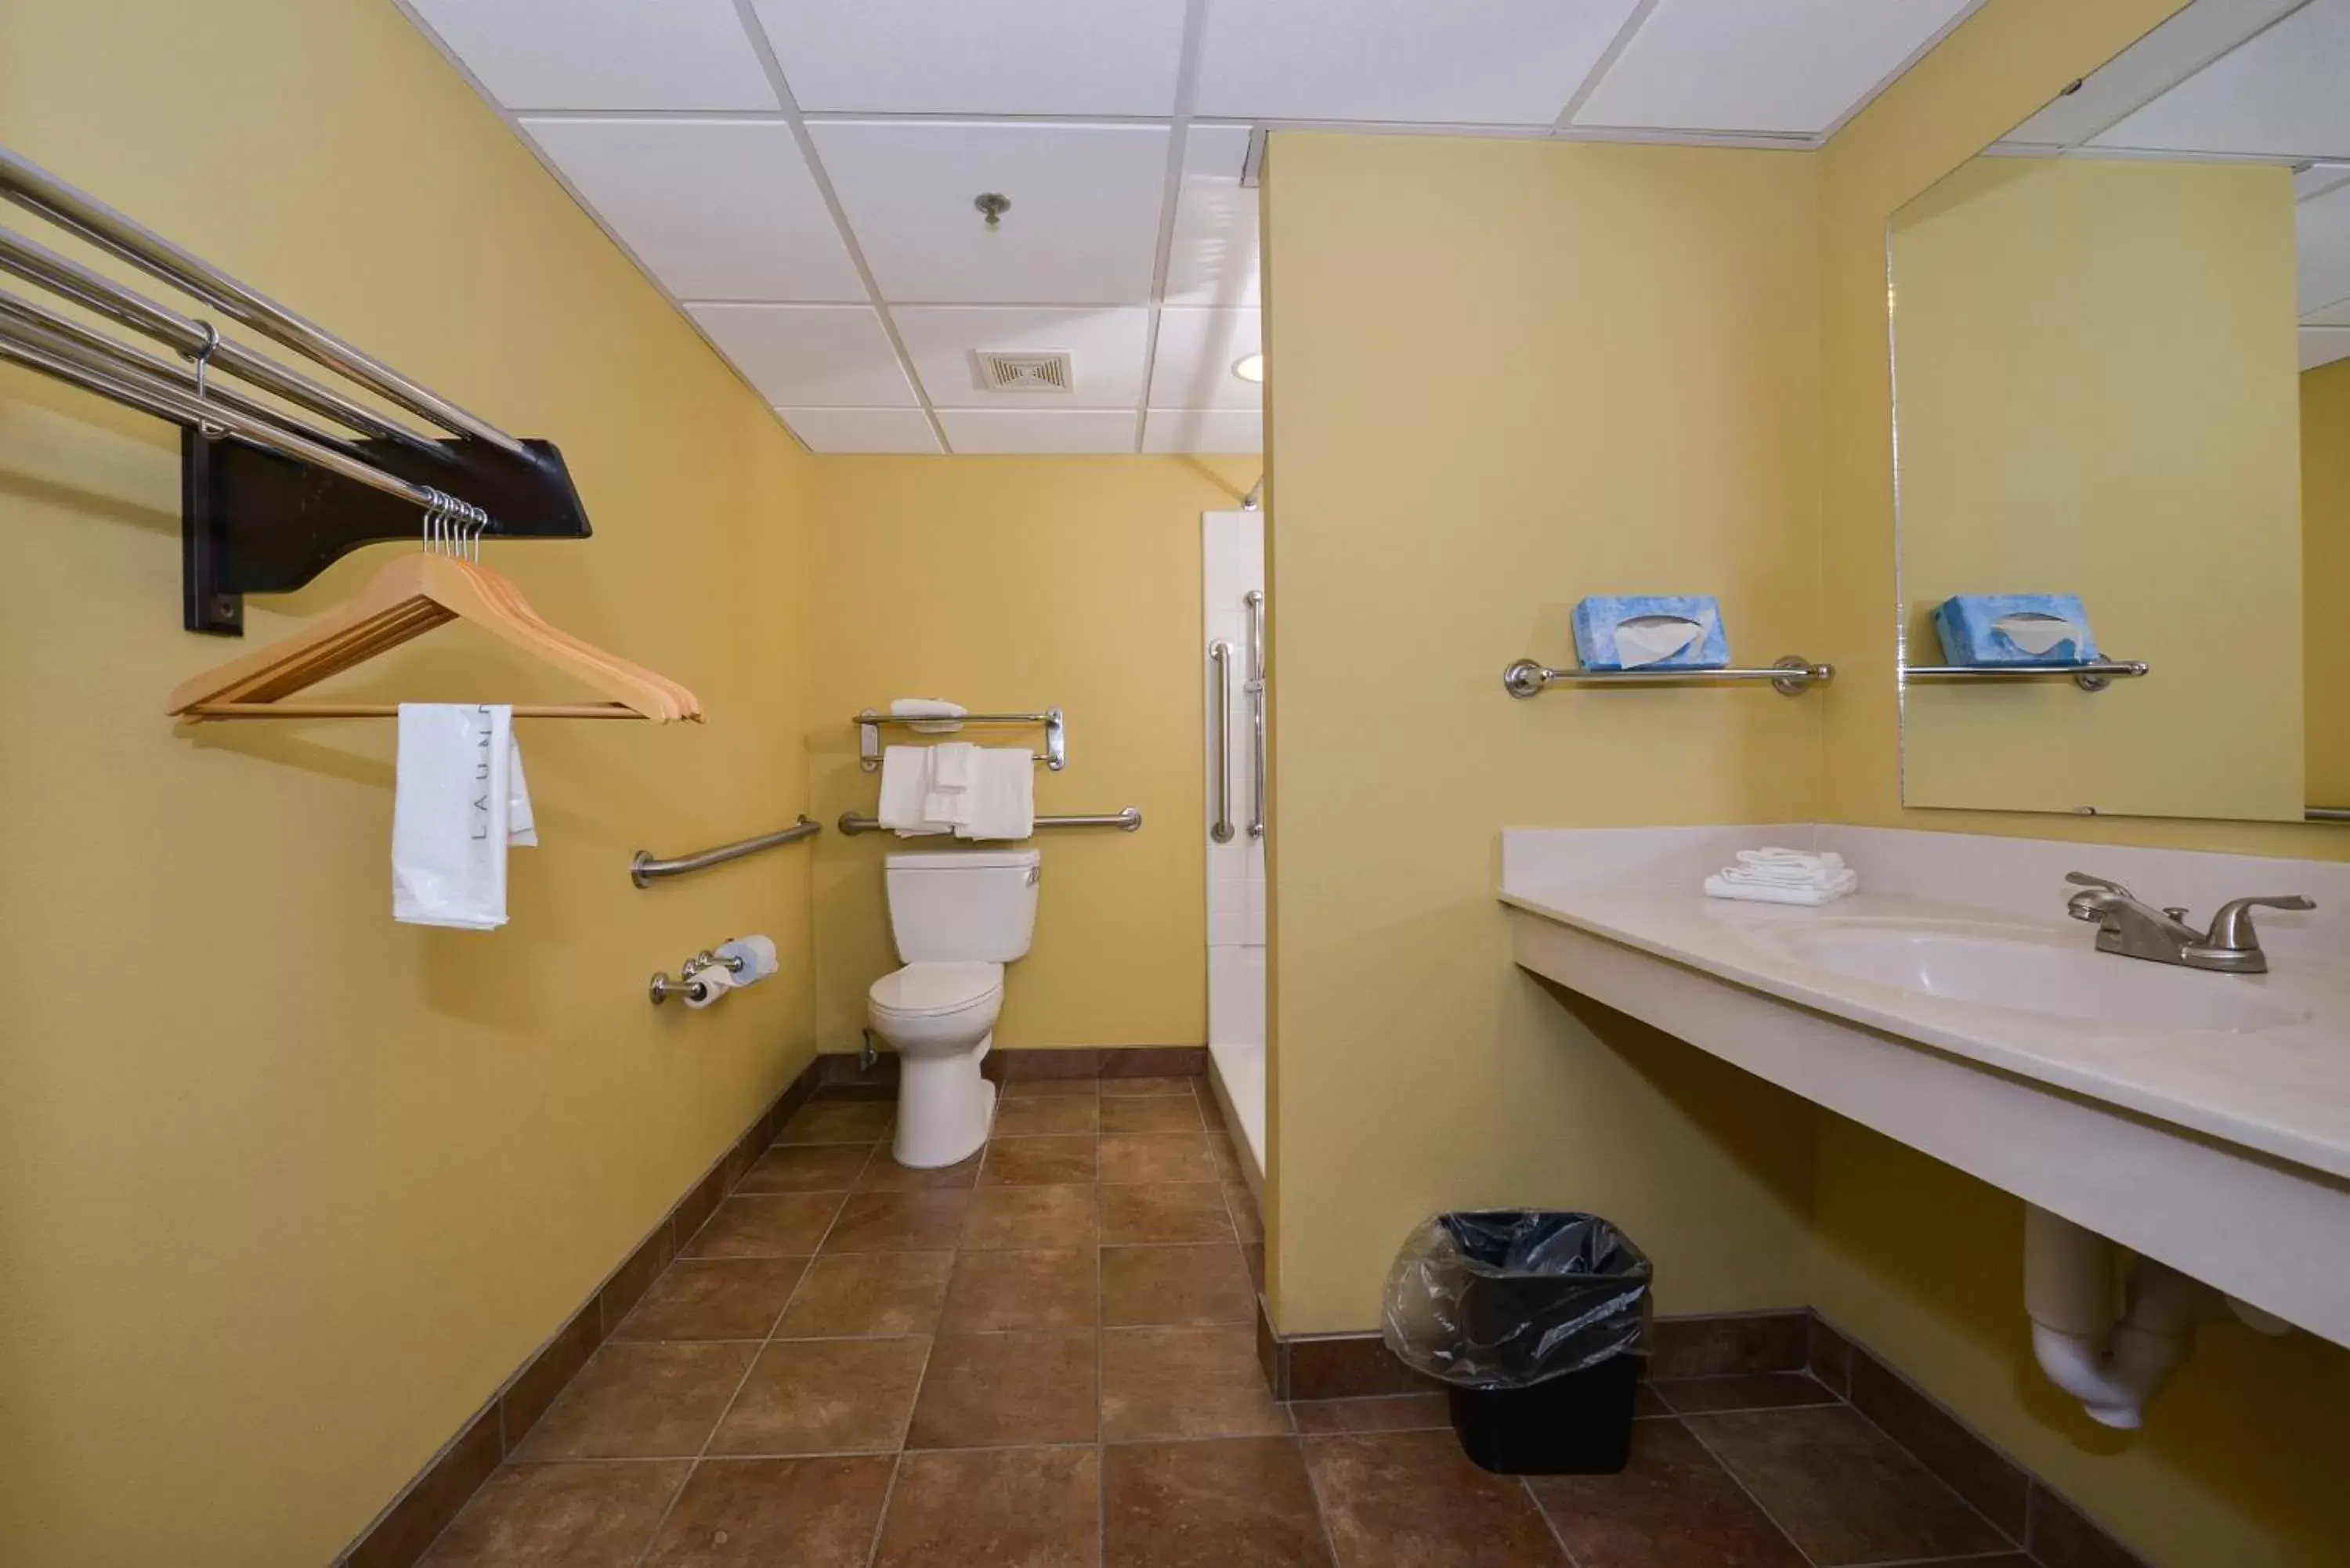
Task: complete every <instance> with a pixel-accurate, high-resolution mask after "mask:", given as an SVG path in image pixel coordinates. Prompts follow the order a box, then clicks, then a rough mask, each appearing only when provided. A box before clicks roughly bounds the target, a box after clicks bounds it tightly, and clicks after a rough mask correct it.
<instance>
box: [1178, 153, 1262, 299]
mask: <svg viewBox="0 0 2350 1568" xmlns="http://www.w3.org/2000/svg"><path fill="white" fill-rule="evenodd" d="M1248 144H1249V128H1248V127H1247V126H1244V125H1194V126H1193V127H1191V130H1190V132H1189V133H1188V134H1187V135H1186V136H1185V137H1184V139H1183V184H1182V189H1181V191H1180V193H1179V194H1178V195H1177V196H1176V198H1175V240H1174V244H1172V245H1171V246H1170V247H1169V249H1168V253H1167V301H1168V303H1169V304H1170V305H1178V304H1180V305H1254V304H1256V303H1257V300H1258V292H1257V244H1256V216H1257V193H1256V192H1254V191H1251V190H1247V189H1245V188H1243V186H1242V184H1241V165H1242V164H1243V163H1244V162H1246V161H1247V160H1248Z"/></svg>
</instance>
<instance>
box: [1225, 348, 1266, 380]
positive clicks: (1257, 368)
mask: <svg viewBox="0 0 2350 1568" xmlns="http://www.w3.org/2000/svg"><path fill="white" fill-rule="evenodd" d="M1232 374H1233V375H1235V376H1238V377H1239V378H1240V379H1242V380H1243V381H1263V379H1264V356H1263V355H1262V354H1251V355H1247V356H1246V357H1244V358H1239V359H1235V360H1233V361H1232Z"/></svg>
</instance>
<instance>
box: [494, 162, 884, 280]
mask: <svg viewBox="0 0 2350 1568" xmlns="http://www.w3.org/2000/svg"><path fill="white" fill-rule="evenodd" d="M522 125H523V129H524V130H526V131H528V132H529V133H530V137H531V140H534V141H536V142H537V143H538V145H539V147H540V148H541V149H542V150H543V151H545V152H546V156H547V159H548V160H549V161H551V162H553V163H554V165H555V166H556V168H557V169H559V170H561V171H562V172H563V177H564V179H566V180H567V181H568V182H570V184H571V188H572V189H573V190H574V191H576V192H578V193H579V196H580V198H581V200H583V201H585V202H587V205H588V207H589V209H590V210H592V211H593V212H594V213H596V215H597V216H598V217H599V218H601V219H602V220H603V222H604V224H605V226H606V227H607V228H608V229H610V230H611V231H612V233H613V234H617V235H618V236H619V239H620V242H621V243H622V244H625V245H627V246H628V247H629V250H630V251H632V252H634V253H635V254H636V256H637V259H638V260H639V261H641V262H642V263H643V264H644V265H646V266H647V267H648V268H650V270H651V272H652V274H653V275H654V276H655V277H657V278H659V279H660V282H661V284H662V286H665V287H666V288H667V289H668V290H669V291H670V293H671V294H672V295H674V296H677V297H678V298H680V299H773V300H849V299H855V300H862V299H863V298H864V297H865V285H864V283H863V281H862V280H861V279H859V278H858V275H857V266H856V264H855V263H853V262H851V261H850V260H849V258H848V247H847V245H845V244H842V243H841V238H840V230H839V228H838V227H837V225H836V224H835V223H833V221H832V214H831V213H830V211H829V210H827V208H826V206H825V203H824V198H823V196H822V195H821V194H820V193H818V192H817V190H816V180H815V177H814V176H813V175H811V174H810V173H809V172H808V166H807V160H806V159H805V158H803V157H802V156H800V149H799V144H798V143H797V142H796V141H795V140H793V139H792V133H791V130H790V128H789V127H787V126H785V125H784V124H783V123H782V122H780V121H775V120H748V119H536V118H525V119H523V121H522Z"/></svg>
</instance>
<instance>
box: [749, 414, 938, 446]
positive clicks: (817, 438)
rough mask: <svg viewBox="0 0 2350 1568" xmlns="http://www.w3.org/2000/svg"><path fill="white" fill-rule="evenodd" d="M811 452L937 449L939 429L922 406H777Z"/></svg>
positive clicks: (795, 433) (785, 420) (794, 432)
mask: <svg viewBox="0 0 2350 1568" xmlns="http://www.w3.org/2000/svg"><path fill="white" fill-rule="evenodd" d="M775 412H777V413H778V414H781V415H782V416H783V419H784V422H785V424H787V425H789V426H791V427H792V433H793V434H794V435H795V436H797V437H799V438H800V441H801V444H803V445H804V446H806V448H807V449H808V451H810V452H917V453H920V452H939V451H941V450H942V449H941V447H940V446H939V436H938V432H937V431H934V430H932V429H931V421H929V420H928V419H927V418H925V417H924V416H923V414H922V410H920V409H777V410H775Z"/></svg>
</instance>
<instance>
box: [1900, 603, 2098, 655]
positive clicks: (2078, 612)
mask: <svg viewBox="0 0 2350 1568" xmlns="http://www.w3.org/2000/svg"><path fill="white" fill-rule="evenodd" d="M2002 623H2005V624H2004V625H2002ZM1934 631H1935V635H1937V636H1938V637H1939V638H1940V639H1941V641H1942V658H1943V659H1944V660H1945V661H1946V662H1948V663H1950V664H1962V665H1979V666H1999V665H2049V664H2054V665H2064V664H2094V663H2095V662H2096V660H2097V659H2098V658H2099V657H2100V656H2099V654H2098V652H2097V639H2096V638H2095V636H2094V635H2093V634H2092V633H2091V632H2090V630H2089V612H2088V611H2087V610H2085V609H2084V608H2083V607H2082V606H2081V596H2080V595H2078V594H1960V595H1958V596H1957V597H1953V598H1947V599H1944V600H1943V601H1942V602H1941V603H1940V604H1939V606H1937V607H1935V610H1934Z"/></svg>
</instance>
